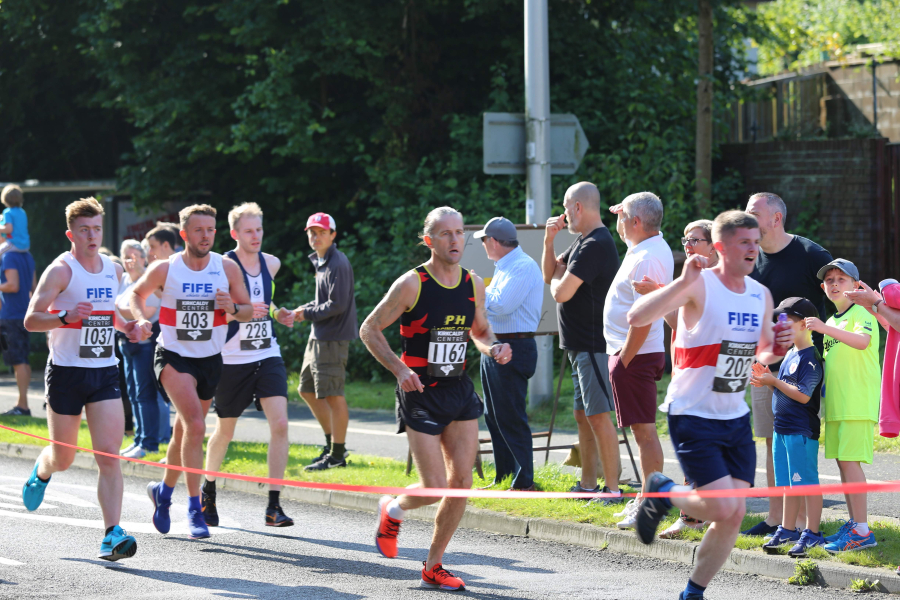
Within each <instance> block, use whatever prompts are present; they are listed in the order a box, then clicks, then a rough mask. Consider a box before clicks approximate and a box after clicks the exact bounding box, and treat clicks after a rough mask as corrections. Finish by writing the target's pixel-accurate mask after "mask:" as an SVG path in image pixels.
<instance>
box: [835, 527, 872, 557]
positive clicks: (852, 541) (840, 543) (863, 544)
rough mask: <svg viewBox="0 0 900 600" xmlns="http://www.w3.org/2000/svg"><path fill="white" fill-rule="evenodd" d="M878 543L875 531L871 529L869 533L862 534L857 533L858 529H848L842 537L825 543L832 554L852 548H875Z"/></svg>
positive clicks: (848, 550)
mask: <svg viewBox="0 0 900 600" xmlns="http://www.w3.org/2000/svg"><path fill="white" fill-rule="evenodd" d="M877 545H878V542H876V541H875V532H874V531H872V530H871V529H870V530H869V535H860V534H858V533H856V529H851V530H849V531H847V532H846V533H845V534H844V535H843V536H841V538H840V539H837V540H835V541H833V542H829V543H827V544H825V549H826V550H828V551H829V552H831V553H832V554H837V553H838V552H850V551H852V550H862V549H864V548H873V547H875V546H877Z"/></svg>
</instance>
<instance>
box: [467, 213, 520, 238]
mask: <svg viewBox="0 0 900 600" xmlns="http://www.w3.org/2000/svg"><path fill="white" fill-rule="evenodd" d="M474 237H475V238H476V239H481V238H483V237H492V238H494V239H495V240H497V241H499V242H512V241H514V240H516V239H517V234H516V226H515V225H513V224H512V221H510V220H509V219H507V218H506V217H494V218H493V219H491V220H490V221H488V222H487V223H485V225H484V229H482V230H481V231H476V232H475V235H474Z"/></svg>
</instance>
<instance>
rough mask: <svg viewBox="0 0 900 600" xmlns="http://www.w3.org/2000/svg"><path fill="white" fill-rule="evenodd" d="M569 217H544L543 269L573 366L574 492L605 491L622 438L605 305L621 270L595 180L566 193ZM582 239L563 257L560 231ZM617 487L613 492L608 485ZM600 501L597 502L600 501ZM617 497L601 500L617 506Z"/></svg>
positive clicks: (614, 476) (614, 475)
mask: <svg viewBox="0 0 900 600" xmlns="http://www.w3.org/2000/svg"><path fill="white" fill-rule="evenodd" d="M563 206H564V207H565V209H566V210H565V214H563V215H560V216H559V217H551V218H550V219H548V220H547V228H546V230H545V231H544V251H543V257H542V261H541V270H542V272H543V275H544V281H545V282H546V283H548V284H549V285H550V293H551V294H552V295H553V299H554V300H556V301H557V302H558V304H557V312H558V315H559V340H560V347H562V348H563V349H565V350H566V351H567V353H568V356H569V362H571V363H572V382H573V383H574V384H575V406H574V412H575V421H576V422H577V423H578V442H579V446H580V450H581V481H580V482H579V483H578V484H576V485H575V487H574V488H572V489H573V491H579V492H580V491H587V492H589V491H597V492H599V491H601V490H600V487H599V485H598V484H597V474H598V473H597V457H598V455H599V458H600V464H601V466H602V469H603V479H604V482H605V487H604V488H603V490H602V491H603V492H610V491H612V492H616V491H618V489H619V486H618V481H619V438H618V434H617V433H616V427H615V425H613V422H612V420H611V419H610V413H611V412H612V411H613V410H614V405H613V397H612V393H611V386H610V382H609V366H608V361H609V358H608V357H607V355H606V339H605V338H604V337H603V304H604V302H605V300H606V293H607V291H608V290H609V286H610V284H611V283H612V280H613V278H614V277H615V276H616V272H617V271H618V269H619V253H618V251H617V250H616V244H615V242H614V241H613V238H612V234H610V232H609V229H607V227H606V226H605V225H604V224H603V220H602V218H601V216H600V191H599V190H598V189H597V186H595V185H594V184H592V183H587V182H581V183H576V184H575V185H573V186H572V187H570V188H569V189H568V190H567V191H566V196H565V199H564V201H563ZM566 226H568V229H569V231H570V232H572V233H577V234H580V235H579V236H578V238H577V239H576V240H575V241H574V242H573V243H572V245H571V246H570V247H569V248H568V249H567V250H566V251H565V252H563V253H562V254H561V255H560V256H558V257H557V256H555V254H554V249H553V240H554V238H555V237H556V234H557V233H558V232H559V231H561V230H562V228H563V227H566ZM610 483H612V484H613V485H612V488H611V489H610V488H609V484H610ZM595 501H600V499H597V500H595ZM619 501H621V500H619V499H615V498H607V499H603V500H602V503H604V504H607V503H612V502H619Z"/></svg>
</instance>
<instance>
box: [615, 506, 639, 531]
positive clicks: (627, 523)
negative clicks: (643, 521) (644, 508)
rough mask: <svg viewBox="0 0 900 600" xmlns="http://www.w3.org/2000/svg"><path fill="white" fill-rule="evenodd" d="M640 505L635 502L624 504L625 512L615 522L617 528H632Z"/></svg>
mask: <svg viewBox="0 0 900 600" xmlns="http://www.w3.org/2000/svg"><path fill="white" fill-rule="evenodd" d="M640 506H641V505H640V504H638V503H637V502H633V503H629V504H628V505H627V506H626V510H625V514H624V515H622V516H623V517H624V518H623V519H622V520H621V521H619V522H618V523H616V527H618V528H619V529H634V526H635V524H636V523H637V516H638V509H639V508H640Z"/></svg>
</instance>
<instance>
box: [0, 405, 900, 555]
mask: <svg viewBox="0 0 900 600" xmlns="http://www.w3.org/2000/svg"><path fill="white" fill-rule="evenodd" d="M0 424H2V425H5V426H7V427H13V428H15V429H19V430H21V431H25V432H28V433H33V434H36V435H40V436H42V437H48V436H49V433H48V431H47V423H46V421H45V420H43V419H38V418H34V417H11V416H0ZM0 443H13V444H28V445H37V446H41V445H43V444H42V443H41V442H40V441H39V440H35V439H34V438H30V437H28V436H24V435H21V434H16V433H12V432H10V431H6V430H0ZM77 443H78V445H79V446H81V447H83V448H91V447H92V446H91V439H90V433H89V431H88V428H87V425H86V424H85V423H82V424H81V428H80V430H79V432H78V442H77ZM165 451H166V446H165V445H163V446H161V447H160V451H159V452H158V453H154V454H148V455H147V457H146V458H147V460H151V461H155V460H159V459H160V458H162V457H163V456H164V455H165ZM319 451H320V447H318V446H306V445H297V444H292V445H291V447H290V454H289V459H288V466H287V472H286V474H285V477H286V478H287V479H294V480H297V481H317V482H327V483H344V484H350V485H378V486H391V487H405V486H407V485H409V484H411V483H414V482H415V481H417V476H416V473H415V470H413V472H412V474H411V475H410V476H409V477H407V476H406V474H405V473H404V469H405V464H404V463H402V462H400V461H396V460H393V459H389V458H382V457H376V456H366V455H351V457H350V461H351V462H350V464H349V465H348V467H347V468H345V469H332V470H329V471H322V472H315V473H309V472H306V471H304V470H303V467H305V466H306V465H308V464H309V463H310V462H311V461H312V459H313V458H315V457H316V456H317V455H318V454H319ZM267 452H268V445H267V444H263V443H253V442H232V443H231V445H230V446H229V449H228V454H227V455H226V456H225V460H224V462H223V463H222V468H221V470H222V471H224V472H229V473H236V474H241V475H254V476H261V477H265V476H267V475H268V470H267V466H266V454H267ZM484 474H485V481H484V482H482V481H479V480H477V478H476V481H475V486H479V485H484V484H486V483H487V482H488V481H492V480H493V477H494V470H493V465H491V464H485V465H484ZM23 477H25V474H23ZM535 480H536V481H537V483H538V486H539V487H540V489H542V490H544V491H548V492H557V491H558V492H565V491H568V490H569V488H571V487H572V485H573V484H574V483H575V480H576V478H575V476H574V475H572V474H569V473H565V472H563V471H562V469H561V468H560V466H559V465H557V464H550V465H546V466H543V467H540V468H538V469H536V471H535ZM504 483H505V485H501V486H500V487H499V488H498V489H506V488H507V487H509V483H510V482H509V480H507V481H506V482H504ZM626 489H627V490H628V491H635V490H633V489H630V488H626ZM469 503H470V504H471V505H472V506H476V507H478V508H484V509H488V510H494V511H497V512H502V513H506V514H509V515H512V516H517V517H527V518H545V519H555V520H559V521H572V522H576V523H586V524H590V525H596V526H599V527H615V526H616V523H617V522H618V521H619V520H620V519H619V518H617V517H616V516H615V513H616V512H618V511H620V510H621V509H622V506H621V505H618V506H601V505H596V504H591V505H588V503H587V502H584V501H580V500H551V499H543V498H529V497H528V495H527V494H522V497H521V498H510V499H494V498H473V499H471V500H470V501H469ZM677 517H678V512H677V511H676V510H675V509H673V510H671V511H670V513H669V515H668V516H667V517H666V519H665V520H664V521H663V523H662V525H661V529H662V528H665V527H668V526H669V525H671V524H672V523H673V522H674V521H675V519H676V518H677ZM761 520H762V518H761V516H760V515H748V516H747V517H746V518H745V519H744V522H743V524H742V526H741V529H747V528H749V527H751V526H753V525H755V524H756V523H758V522H759V521H761ZM839 526H840V523H839V522H836V521H827V522H825V523H823V524H822V531H823V532H824V533H825V534H826V535H830V534H832V533H834V532H836V531H837V529H838V528H839ZM872 527H873V530H874V531H875V535H876V536H877V539H878V546H877V547H875V548H869V549H866V550H861V551H855V552H847V553H843V554H838V555H835V556H832V555H830V554H828V553H827V552H825V550H822V549H821V548H813V549H812V550H811V551H810V558H811V559H814V560H819V561H838V562H842V563H846V564H850V565H858V566H863V567H889V568H895V567H896V566H897V565H898V564H900V526H898V525H896V524H894V523H888V522H874V523H872ZM702 537H703V532H701V531H695V530H692V529H688V530H685V531H684V534H683V536H682V539H684V540H688V541H696V542H699V541H700V540H701V539H702ZM763 543H764V540H763V539H762V538H751V537H747V536H739V537H738V540H737V543H736V547H738V548H741V549H745V550H756V551H761V550H760V548H761V546H762V545H763ZM783 550H784V552H785V553H786V552H787V550H788V548H787V547H785V548H784V549H783Z"/></svg>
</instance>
